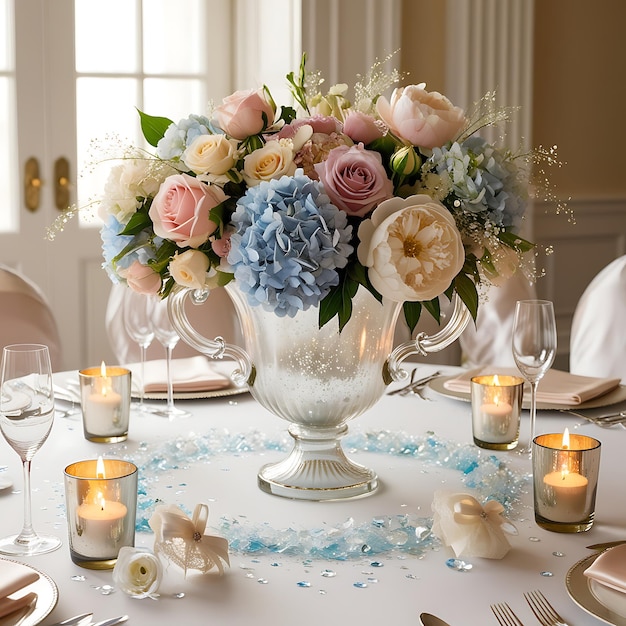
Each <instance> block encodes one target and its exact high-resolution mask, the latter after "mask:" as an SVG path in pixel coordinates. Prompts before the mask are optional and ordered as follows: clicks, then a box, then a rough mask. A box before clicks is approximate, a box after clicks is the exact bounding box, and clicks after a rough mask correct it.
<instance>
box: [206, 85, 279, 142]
mask: <svg viewBox="0 0 626 626" xmlns="http://www.w3.org/2000/svg"><path fill="white" fill-rule="evenodd" d="M214 114H215V121H216V123H217V125H218V126H219V127H220V128H221V129H222V130H223V131H224V132H225V133H226V134H227V135H230V136H231V137H233V138H234V139H239V140H241V139H245V138H246V137H250V136H251V135H258V134H259V133H260V132H261V131H262V130H264V129H265V128H266V127H267V126H271V125H272V124H273V123H274V115H275V111H274V109H273V108H272V106H271V105H270V103H269V102H268V101H267V100H266V99H265V93H264V91H263V90H262V89H258V90H257V91H254V90H253V89H248V90H245V91H236V92H235V93H234V94H232V95H230V96H228V97H227V98H224V100H222V104H220V106H218V107H217V108H216V109H215V113H214Z"/></svg>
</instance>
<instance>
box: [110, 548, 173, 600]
mask: <svg viewBox="0 0 626 626" xmlns="http://www.w3.org/2000/svg"><path fill="white" fill-rule="evenodd" d="M162 578H163V567H162V565H161V561H160V560H159V557H157V556H156V555H155V554H154V553H153V552H152V551H151V550H148V549H147V548H133V547H130V546H125V547H123V548H121V549H120V552H119V554H118V556H117V561H116V563H115V567H114V568H113V583H114V584H115V586H116V587H117V588H118V589H121V590H122V591H123V592H124V593H127V594H128V595H129V596H133V598H154V597H156V596H157V595H158V594H157V592H158V590H159V587H160V585H161V580H162Z"/></svg>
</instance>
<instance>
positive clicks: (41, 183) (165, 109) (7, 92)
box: [0, 0, 236, 369]
mask: <svg viewBox="0 0 626 626" xmlns="http://www.w3.org/2000/svg"><path fill="white" fill-rule="evenodd" d="M233 7H234V3H233V2H231V1H230V0H177V1H176V2H171V0H149V2H148V1H142V0H106V2H97V1H96V0H54V2H50V0H0V132H1V133H2V136H3V137H5V138H7V140H6V141H4V142H0V263H5V264H7V265H10V266H12V267H15V268H16V269H19V270H21V271H23V272H24V273H25V274H26V275H27V276H28V277H29V278H31V279H32V280H34V281H35V282H36V283H38V284H39V285H40V286H41V287H42V289H43V290H44V292H45V293H46V295H47V296H48V299H49V300H50V302H51V305H52V308H53V311H54V313H55V316H56V318H57V322H58V324H59V329H60V332H61V339H62V343H63V350H64V367H65V368H68V369H69V368H80V367H86V366H90V365H94V364H97V363H99V362H100V361H101V360H102V359H105V360H109V362H112V356H111V354H110V351H109V347H108V341H107V338H106V334H105V328H104V311H105V308H106V302H107V298H108V293H109V290H110V283H109V281H108V278H107V276H106V274H105V273H104V271H103V270H102V269H101V262H102V259H101V254H100V238H99V234H98V227H97V223H95V224H94V223H91V224H89V223H87V221H86V220H83V219H77V218H74V219H72V220H70V221H69V222H68V223H67V224H66V225H65V227H64V229H63V231H62V232H60V233H58V234H57V235H56V238H55V240H54V241H48V240H46V239H45V235H46V231H47V229H48V227H50V226H51V225H52V224H53V222H54V221H55V219H56V217H57V216H58V215H59V214H60V210H61V209H63V208H65V206H66V204H67V202H68V198H67V197H65V196H66V195H67V191H68V190H69V203H76V204H78V206H82V205H84V204H86V203H88V201H89V198H90V196H91V195H92V194H93V192H94V191H98V188H99V185H101V184H102V182H103V179H102V178H98V177H97V176H96V175H95V174H94V173H93V172H92V171H90V170H89V169H88V168H87V167H86V161H87V160H88V159H89V158H90V153H91V152H92V151H91V149H90V148H95V154H94V155H91V158H96V159H98V158H102V157H103V156H104V153H100V155H98V151H100V150H102V149H104V148H105V147H106V146H105V144H106V143H107V137H108V136H110V135H111V134H113V133H118V134H120V135H121V137H124V138H127V139H129V140H130V141H132V142H137V141H138V140H139V124H138V116H137V113H136V111H135V107H137V108H140V109H143V110H145V111H146V112H148V113H151V114H153V115H163V116H166V117H169V118H170V119H173V120H176V121H178V120H179V119H181V118H183V117H186V116H187V115H188V114H189V113H205V112H206V107H207V104H208V102H209V101H210V100H211V99H214V100H216V101H218V102H219V101H220V100H221V98H222V97H224V96H225V95H227V94H228V93H230V92H231V91H232V89H233V86H232V84H233V76H234V74H233V71H232V65H233V56H232V54H231V52H232V50H233V41H232V39H233V37H232V34H233V33H234V32H235V31H234V27H233V24H234V23H235V17H236V16H235V15H234V14H233V11H232V9H233ZM92 141H94V142H95V143H93V145H92V144H91V142H92ZM59 159H63V160H65V161H66V162H67V164H68V166H69V176H66V174H65V173H61V174H58V175H57V176H56V178H61V179H62V181H61V182H62V183H67V184H69V188H68V186H67V184H66V185H65V186H64V185H60V186H59V185H57V182H56V181H55V167H56V165H55V164H58V163H59ZM28 161H30V162H31V163H37V164H38V166H39V173H38V175H31V176H30V178H32V179H33V182H32V183H31V184H30V185H29V186H28V189H26V187H25V184H26V182H25V181H26V178H25V165H26V163H27V162H28ZM65 179H67V180H65ZM64 192H65V193H64ZM37 196H38V201H35V200H37ZM57 196H58V197H57ZM27 198H28V199H29V201H32V204H31V206H32V210H31V209H28V208H26V201H27ZM55 200H57V201H58V203H59V206H58V207H57V206H55Z"/></svg>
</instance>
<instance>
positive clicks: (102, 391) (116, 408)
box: [83, 361, 122, 436]
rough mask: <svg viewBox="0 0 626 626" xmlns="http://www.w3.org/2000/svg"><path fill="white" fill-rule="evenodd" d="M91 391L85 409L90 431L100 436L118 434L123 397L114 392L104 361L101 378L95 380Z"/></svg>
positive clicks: (97, 377)
mask: <svg viewBox="0 0 626 626" xmlns="http://www.w3.org/2000/svg"><path fill="white" fill-rule="evenodd" d="M91 389H92V393H90V394H89V396H88V397H87V398H86V400H85V406H84V407H83V412H84V413H85V417H86V419H87V422H88V425H89V431H90V432H91V433H93V434H95V435H99V436H107V435H115V434H117V433H118V431H119V424H120V419H121V406H122V396H121V395H120V394H119V393H117V392H116V391H114V390H113V386H112V384H111V378H110V377H109V376H107V370H106V365H105V364H104V361H102V365H101V367H100V376H96V377H95V378H94V380H93V384H92V387H91Z"/></svg>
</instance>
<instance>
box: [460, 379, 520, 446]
mask: <svg viewBox="0 0 626 626" xmlns="http://www.w3.org/2000/svg"><path fill="white" fill-rule="evenodd" d="M470 385H471V398H472V434H473V437H474V443H475V444H476V445H477V446H479V447H481V448H488V449H489V450H512V449H513V448H515V447H516V446H517V443H518V441H519V430H520V416H521V413H522V400H523V397H524V379H523V378H520V377H519V376H505V375H499V374H494V375H484V376H473V377H472V379H471V381H470Z"/></svg>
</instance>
